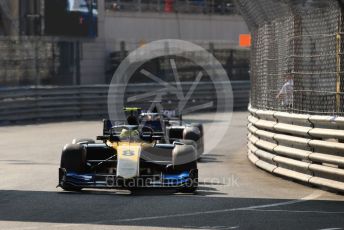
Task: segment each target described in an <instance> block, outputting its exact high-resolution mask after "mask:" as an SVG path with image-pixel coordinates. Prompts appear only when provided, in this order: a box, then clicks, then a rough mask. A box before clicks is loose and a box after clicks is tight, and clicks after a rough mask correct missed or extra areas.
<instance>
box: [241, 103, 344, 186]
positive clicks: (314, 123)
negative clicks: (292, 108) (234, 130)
mask: <svg viewBox="0 0 344 230" xmlns="http://www.w3.org/2000/svg"><path fill="white" fill-rule="evenodd" d="M249 112H250V114H249V117H248V121H249V124H248V130H249V134H248V158H249V160H250V161H251V162H252V163H253V164H255V165H256V166H257V167H259V168H261V169H263V170H265V171H268V172H270V173H273V174H276V175H279V176H282V177H286V178H290V179H293V180H297V181H301V182H304V183H306V184H309V185H314V186H319V187H324V188H329V189H332V190H336V191H341V192H343V191H344V117H339V116H320V115H307V114H293V113H287V112H278V111H271V110H259V109H255V108H252V107H251V106H249Z"/></svg>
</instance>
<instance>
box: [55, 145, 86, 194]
mask: <svg viewBox="0 0 344 230" xmlns="http://www.w3.org/2000/svg"><path fill="white" fill-rule="evenodd" d="M60 168H61V169H65V170H66V172H75V173H84V172H86V148H85V147H84V146H82V145H79V144H69V145H66V146H65V147H64V149H63V151H62V156H61V163H60ZM59 179H60V183H59V184H60V186H61V187H62V189H63V190H66V191H80V190H81V189H82V188H80V187H77V186H73V185H70V184H67V183H65V182H64V180H63V175H61V176H60V178H59Z"/></svg>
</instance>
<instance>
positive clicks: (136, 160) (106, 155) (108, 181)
mask: <svg viewBox="0 0 344 230" xmlns="http://www.w3.org/2000/svg"><path fill="white" fill-rule="evenodd" d="M128 121H130V119H129V118H128ZM128 123H129V122H128ZM106 125H108V121H105V122H104V130H105V133H104V134H103V135H102V136H98V137H97V140H98V141H101V142H99V143H97V142H96V141H94V140H92V139H79V140H73V142H72V144H67V145H66V146H65V147H64V148H63V151H62V156H61V164H60V168H59V184H58V186H60V187H61V188H62V189H64V190H67V191H80V190H81V189H83V188H105V189H111V188H116V189H120V188H122V189H128V190H131V191H134V190H136V189H138V188H173V189H176V190H177V191H179V192H185V193H193V192H195V191H196V189H197V187H198V169H197V149H196V148H195V145H193V144H192V143H191V144H190V143H189V142H188V141H187V140H175V141H173V142H171V143H164V141H163V137H162V136H161V135H156V133H155V132H154V130H153V129H152V128H150V127H147V126H139V125H135V124H134V125H133V123H131V124H127V125H119V126H112V127H110V128H108V127H106Z"/></svg>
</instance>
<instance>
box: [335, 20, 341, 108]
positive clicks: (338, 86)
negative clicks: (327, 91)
mask: <svg viewBox="0 0 344 230" xmlns="http://www.w3.org/2000/svg"><path fill="white" fill-rule="evenodd" d="M339 30H340V26H339V27H338V31H339ZM340 43H341V34H340V32H338V33H337V35H336V112H337V113H339V112H340V80H341V79H340V71H341V68H340V64H341V63H340V55H341V53H340V52H341V49H340V46H341V44H340Z"/></svg>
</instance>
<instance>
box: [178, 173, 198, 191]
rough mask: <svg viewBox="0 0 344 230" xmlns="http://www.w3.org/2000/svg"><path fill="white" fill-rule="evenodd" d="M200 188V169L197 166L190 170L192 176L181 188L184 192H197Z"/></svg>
mask: <svg viewBox="0 0 344 230" xmlns="http://www.w3.org/2000/svg"><path fill="white" fill-rule="evenodd" d="M197 188H198V170H197V168H195V169H191V170H190V177H189V179H188V181H187V182H186V184H185V186H184V187H182V188H181V189H179V192H182V193H195V192H196V190H197Z"/></svg>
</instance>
